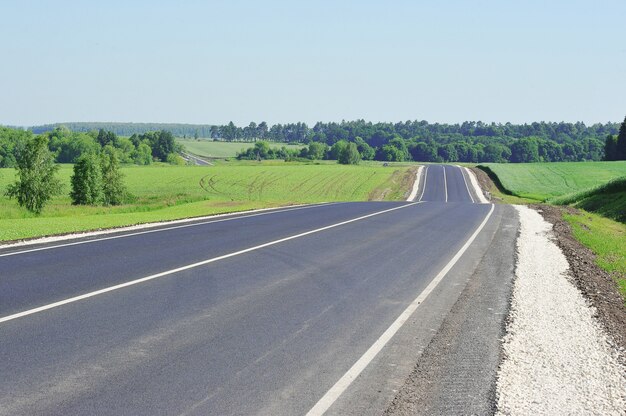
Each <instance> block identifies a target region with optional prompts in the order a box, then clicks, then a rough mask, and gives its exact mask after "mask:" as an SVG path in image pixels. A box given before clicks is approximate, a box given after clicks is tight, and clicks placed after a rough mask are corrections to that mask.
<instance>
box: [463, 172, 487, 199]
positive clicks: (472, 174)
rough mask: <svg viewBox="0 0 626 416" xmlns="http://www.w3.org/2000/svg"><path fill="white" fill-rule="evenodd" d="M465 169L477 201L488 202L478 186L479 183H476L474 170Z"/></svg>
mask: <svg viewBox="0 0 626 416" xmlns="http://www.w3.org/2000/svg"><path fill="white" fill-rule="evenodd" d="M465 171H466V172H467V174H468V175H469V178H470V183H471V184H472V187H473V188H474V192H476V196H477V197H478V201H479V202H480V203H481V204H488V203H489V201H488V200H487V198H485V194H484V193H483V190H482V189H481V188H480V185H478V180H477V179H476V175H474V172H472V171H471V170H470V169H468V168H465Z"/></svg>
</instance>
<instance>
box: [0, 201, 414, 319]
mask: <svg viewBox="0 0 626 416" xmlns="http://www.w3.org/2000/svg"><path fill="white" fill-rule="evenodd" d="M416 204H419V202H413V203H411V204H406V205H401V206H399V207H395V208H390V209H386V210H383V211H377V212H374V213H372V214H367V215H363V216H361V217H357V218H353V219H351V220H347V221H342V222H338V223H336V224H331V225H327V226H325V227H321V228H316V229H314V230H310V231H306V232H303V233H300V234H296V235H292V236H289V237H285V238H281V239H279V240H274V241H270V242H267V243H264V244H260V245H258V246H254V247H249V248H246V249H243V250H239V251H235V252H233V253H229V254H224V255H222V256H218V257H214V258H211V259H207V260H203V261H200V262H197V263H193V264H188V265H186V266H182V267H178V268H176V269H172V270H167V271H164V272H161V273H156V274H152V275H150V276H146V277H142V278H140V279H135V280H131V281H130V282H125V283H120V284H118V285H115V286H109V287H106V288H104V289H100V290H96V291H93V292H89V293H85V294H83V295H79V296H74V297H72V298H68V299H64V300H61V301H58V302H54V303H50V304H47V305H43V306H40V307H37V308H33V309H29V310H26V311H23V312H18V313H15V314H13V315H8V316H5V317H2V318H0V323H3V322H7V321H11V320H14V319H17V318H21V317H24V316H27V315H32V314H34V313H38V312H43V311H46V310H48V309H52V308H57V307H59V306H62V305H67V304H68V303H73V302H77V301H79V300H83V299H87V298H91V297H94V296H98V295H102V294H103V293H108V292H112V291H114V290H118V289H122V288H125V287H128V286H133V285H137V284H139V283H144V282H147V281H149V280H154V279H158V278H160V277H164V276H167V275H171V274H174V273H178V272H182V271H184V270H189V269H193V268H196V267H199V266H204V265H206V264H209V263H214V262H216V261H219V260H224V259H227V258H230V257H235V256H238V255H240V254H244V253H249V252H251V251H255V250H259V249H262V248H265V247H269V246H273V245H275V244H280V243H284V242H285V241H289V240H294V239H296V238H300V237H304V236H307V235H311V234H315V233H319V232H321V231H325V230H329V229H331V228H335V227H339V226H342V225H346V224H350V223H352V222H356V221H360V220H364V219H366V218H370V217H374V216H376V215H380V214H385V213H387V212H391V211H396V210H399V209H403V208H407V207H410V206H413V205H416Z"/></svg>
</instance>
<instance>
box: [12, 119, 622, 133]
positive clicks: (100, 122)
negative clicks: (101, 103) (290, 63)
mask: <svg viewBox="0 0 626 416" xmlns="http://www.w3.org/2000/svg"><path fill="white" fill-rule="evenodd" d="M361 120H363V121H365V122H366V123H371V124H397V123H406V122H408V121H410V122H415V121H417V122H424V121H425V122H426V123H428V124H429V125H432V124H440V125H461V124H463V123H483V124H485V125H497V126H504V125H506V124H507V123H510V124H511V125H518V126H521V125H532V124H533V123H545V124H561V123H565V124H577V123H583V124H584V125H585V126H586V127H591V126H593V125H595V124H601V125H607V124H621V123H622V122H623V120H618V121H610V120H609V121H598V122H593V123H587V122H585V121H582V120H577V121H567V120H561V121H552V120H535V121H530V122H522V123H513V122H508V121H506V122H498V121H489V122H487V121H482V120H463V121H454V122H439V121H430V120H424V119H421V120H420V119H409V120H396V121H393V120H388V121H371V120H364V119H353V120H345V119H344V120H341V121H319V120H318V121H316V122H314V123H307V122H303V121H288V122H277V123H267V122H266V123H267V125H268V126H272V125H275V124H281V125H288V124H296V123H304V124H305V125H306V126H307V127H309V128H313V127H314V126H315V124H317V123H323V124H330V123H337V124H342V123H350V122H356V121H361ZM624 120H626V116H625V117H624ZM263 121H264V120H258V121H255V120H252V121H249V122H247V123H242V124H238V123H235V122H233V124H234V125H235V126H236V127H246V126H248V125H249V124H250V123H251V122H254V123H257V124H259V123H261V122H263ZM229 123H230V121H229V122H227V123H224V124H216V123H181V122H175V121H61V122H52V123H41V124H32V125H11V124H4V123H1V124H0V126H2V127H9V128H18V129H24V130H28V129H30V128H34V127H43V126H63V125H66V124H156V125H168V124H169V125H188V126H224V125H227V124H229Z"/></svg>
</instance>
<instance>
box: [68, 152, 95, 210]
mask: <svg viewBox="0 0 626 416" xmlns="http://www.w3.org/2000/svg"><path fill="white" fill-rule="evenodd" d="M70 182H71V184H72V190H71V191H70V197H71V198H72V204H74V205H96V204H98V203H99V202H100V201H101V200H102V171H101V167H100V163H99V160H98V156H97V155H95V154H94V153H86V154H83V155H81V156H80V157H79V158H78V159H77V160H76V164H75V165H74V174H73V175H72V177H71V179H70Z"/></svg>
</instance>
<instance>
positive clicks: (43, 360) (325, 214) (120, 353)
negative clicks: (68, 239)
mask: <svg viewBox="0 0 626 416" xmlns="http://www.w3.org/2000/svg"><path fill="white" fill-rule="evenodd" d="M422 176H423V178H424V179H423V181H424V184H423V192H422V193H421V202H420V203H340V204H327V205H318V206H313V207H309V208H307V209H302V210H282V211H276V212H274V213H272V214H271V215H263V216H239V217H236V218H233V219H232V220H230V221H221V222H203V223H198V224H194V225H193V226H189V227H184V228H181V227H171V228H167V227H166V228H164V229H162V230H157V231H156V232H151V233H145V234H138V235H129V236H128V237H124V238H116V239H105V238H102V239H98V238H95V239H93V240H92V241H90V242H89V243H88V244H79V245H59V246H55V247H51V248H50V249H46V250H39V251H30V250H24V251H22V252H15V251H13V252H11V253H13V254H11V255H10V256H4V257H0V318H2V317H4V318H6V317H10V316H14V315H19V314H20V313H22V312H25V311H29V310H34V309H37V308H41V307H45V306H46V305H51V304H55V303H58V302H61V304H59V305H57V306H55V307H53V308H47V309H45V308H44V309H42V310H40V311H38V313H32V314H26V315H19V316H17V317H16V318H15V319H5V320H4V321H3V322H0V358H1V359H0V374H2V375H3V377H1V378H0V414H7V415H8V414H10V415H19V414H51V415H54V414H63V415H72V414H92V413H98V414H135V415H142V414H145V415H152V414H198V415H203V414H250V413H257V414H275V415H280V414H284V415H293V414H304V413H306V412H308V411H310V410H311V409H312V408H313V406H314V405H315V404H316V403H317V402H318V401H319V400H320V398H322V397H323V396H324V395H325V394H326V392H327V391H329V389H331V387H332V386H333V385H334V384H335V383H337V381H338V380H340V379H341V378H342V377H343V376H344V375H345V374H346V372H348V370H349V369H350V368H351V367H352V366H353V365H354V364H355V363H356V362H358V360H359V359H360V358H361V357H362V356H363V355H364V354H365V353H366V352H367V351H368V350H369V349H370V348H371V347H372V345H373V344H375V343H376V342H377V340H379V339H380V338H381V334H384V333H385V331H387V330H388V328H389V327H390V325H392V324H393V322H394V321H396V320H397V319H398V317H399V316H401V315H402V313H403V311H406V310H407V307H409V306H410V305H412V304H413V303H414V302H415V301H416V297H417V296H418V295H419V294H420V293H423V292H424V291H425V290H426V289H427V288H429V285H431V284H432V282H433V280H434V279H437V278H438V276H439V279H440V280H441V279H443V280H442V284H441V285H440V286H438V287H437V291H441V293H447V292H446V291H448V290H452V291H454V290H456V288H457V286H458V285H459V284H460V282H461V280H459V279H461V277H455V276H456V274H458V273H460V272H459V271H458V270H456V269H459V270H462V269H464V268H467V267H466V266H467V265H466V264H465V263H466V262H467V261H469V260H463V259H461V262H462V263H464V267H450V268H451V270H452V272H451V274H450V275H448V276H445V279H444V278H443V276H442V275H441V272H442V270H443V269H444V268H445V267H446V265H449V264H450V261H451V259H453V258H454V257H455V254H456V253H459V251H460V250H461V249H462V248H463V247H464V246H465V245H466V242H467V241H468V240H469V239H470V238H472V236H474V237H473V238H476V236H477V235H478V239H477V242H478V243H479V244H478V243H475V244H473V245H472V247H471V250H470V251H472V252H473V254H472V256H477V255H478V256H480V255H481V254H480V253H483V252H486V251H487V250H488V248H489V245H490V244H492V239H493V237H491V234H489V235H484V236H483V234H484V233H485V232H482V233H480V235H479V232H478V231H477V230H478V229H479V227H482V226H484V224H485V223H487V218H489V217H488V216H489V215H490V213H491V212H492V211H493V212H494V218H495V220H494V219H490V220H489V221H488V222H489V224H491V223H494V221H501V220H502V214H503V210H502V209H500V208H496V209H495V211H494V207H493V206H491V205H484V204H473V203H472V201H473V197H472V194H471V192H470V189H469V187H467V185H466V182H465V180H466V179H465V177H464V175H463V171H462V170H461V169H458V168H455V167H451V166H436V165H432V166H429V167H428V168H427V170H426V171H425V174H424V175H422ZM418 194H420V193H418ZM481 224H482V225H481ZM486 228H487V229H489V230H490V231H489V233H495V232H496V231H495V230H496V229H497V228H494V227H493V226H488V227H486ZM466 249H467V247H466ZM474 251H475V252H476V253H478V254H476V253H474ZM1 254H2V252H1V251H0V255H1ZM464 258H465V256H464ZM472 258H473V257H472ZM211 259H216V260H215V261H208V260H211ZM190 265H194V267H187V266H190ZM160 274H162V275H160ZM154 275H159V276H158V278H152V279H146V280H144V281H141V282H139V283H137V284H132V285H130V284H128V283H129V282H133V281H137V280H138V279H142V278H145V277H150V276H154ZM444 275H445V274H444ZM459 276H460V275H459ZM120 285H121V286H120ZM116 286H120V287H119V288H118V289H116V290H106V289H107V288H111V287H116ZM431 290H432V289H431ZM437 291H436V292H437ZM95 292H98V293H97V294H96V295H94V296H89V297H82V298H81V296H83V295H85V294H90V293H95ZM77 297H78V298H77ZM73 298H77V299H75V300H74V301H72V302H67V303H63V301H64V300H68V299H73ZM446 299H447V297H446ZM446 302H453V299H452V298H451V299H450V300H449V301H448V300H446ZM441 314H442V310H440V309H437V308H433V309H430V308H420V312H419V314H418V315H419V317H418V318H419V319H423V320H424V321H425V322H426V321H429V320H432V319H435V318H436V317H439V316H440V315H441ZM409 315H410V316H411V319H418V318H416V315H415V314H409ZM437 319H438V318H437ZM423 330H424V331H426V329H423ZM390 345H393V340H392V342H391V344H390ZM387 348H388V347H385V349H387ZM385 354H386V352H385V351H383V352H382V353H381V355H382V356H383V357H384V356H385ZM380 359H381V360H383V361H384V359H383V358H380ZM346 394H348V393H346ZM372 409H374V407H372ZM331 410H332V409H331Z"/></svg>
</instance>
